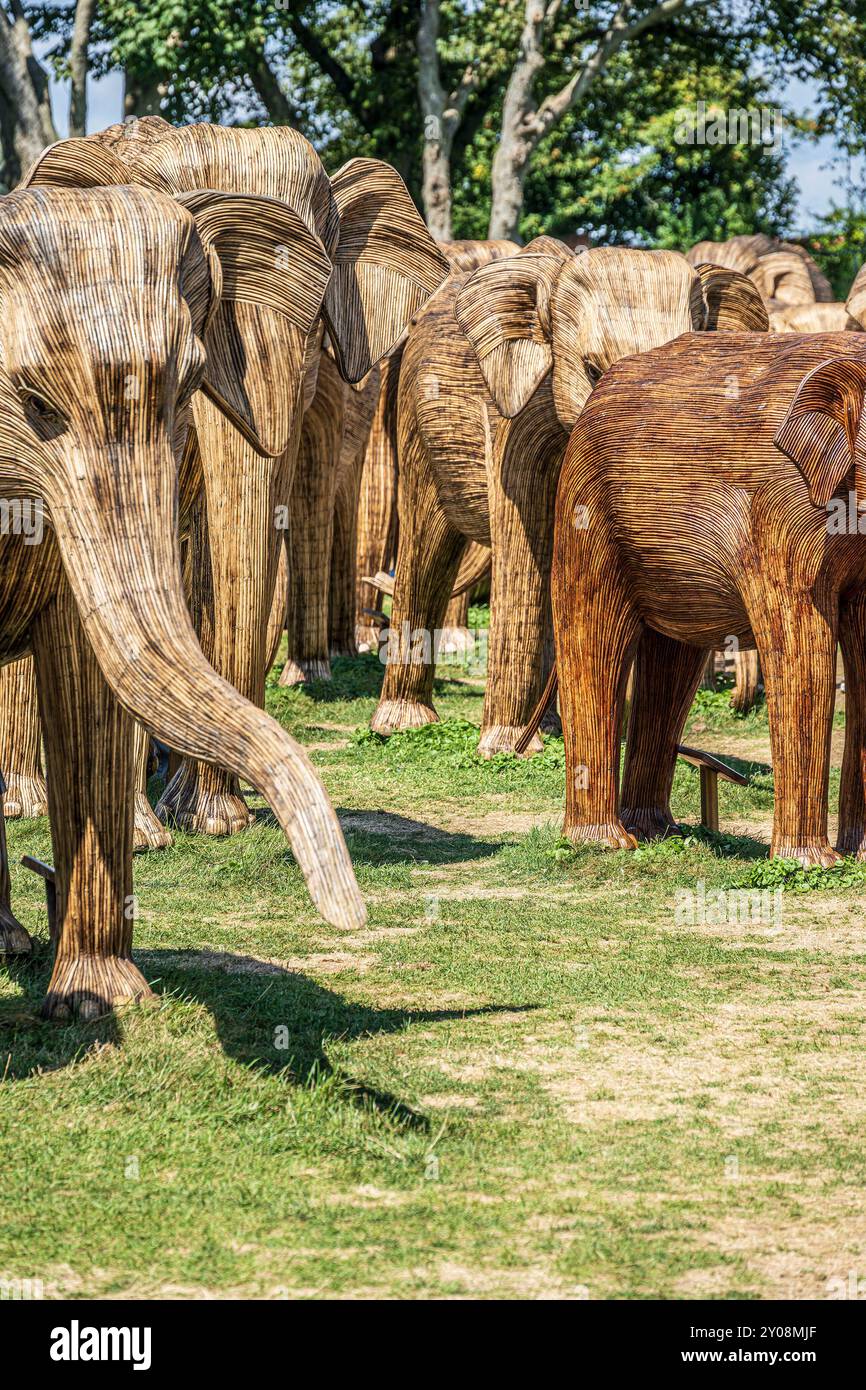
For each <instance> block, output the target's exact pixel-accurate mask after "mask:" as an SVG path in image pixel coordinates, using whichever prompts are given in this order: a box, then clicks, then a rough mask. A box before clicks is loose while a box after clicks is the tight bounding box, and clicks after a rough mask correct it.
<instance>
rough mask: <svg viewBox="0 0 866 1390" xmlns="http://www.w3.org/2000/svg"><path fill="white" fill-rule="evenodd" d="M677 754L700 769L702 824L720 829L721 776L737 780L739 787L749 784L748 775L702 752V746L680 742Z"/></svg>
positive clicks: (727, 779)
mask: <svg viewBox="0 0 866 1390" xmlns="http://www.w3.org/2000/svg"><path fill="white" fill-rule="evenodd" d="M677 754H678V756H679V757H681V758H682V759H683V761H684V762H687V763H691V765H692V767H696V768H698V769H699V770H700V774H701V825H703V826H705V827H706V829H707V830H718V828H719V778H720V777H724V779H725V781H726V782H736V784H737V786H738V787H746V786H748V784H749V779H748V777H744V776H743V774H742V772H736V771H735V769H734V768H732V767H728V764H727V763H723V762H722V761H721V759H720V758H716V757H714V756H713V754H712V753H702V752H701V750H700V748H687V747H686V746H685V744H683V743H680V744H678V745H677Z"/></svg>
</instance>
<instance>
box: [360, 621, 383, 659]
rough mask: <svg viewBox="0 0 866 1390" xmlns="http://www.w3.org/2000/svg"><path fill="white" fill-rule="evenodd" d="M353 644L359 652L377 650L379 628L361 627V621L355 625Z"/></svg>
mask: <svg viewBox="0 0 866 1390" xmlns="http://www.w3.org/2000/svg"><path fill="white" fill-rule="evenodd" d="M355 646H356V648H357V650H358V652H359V653H361V652H377V651H378V650H379V629H378V628H377V627H363V626H362V625H361V623H357V624H356V626H355Z"/></svg>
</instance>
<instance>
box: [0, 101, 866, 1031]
mask: <svg viewBox="0 0 866 1390" xmlns="http://www.w3.org/2000/svg"><path fill="white" fill-rule="evenodd" d="M810 296H811V297H810ZM0 308H2V312H0V471H2V474H3V476H2V491H0V495H2V498H3V499H4V501H5V503H6V505H7V511H8V509H9V506H10V505H11V503H12V502H14V503H15V505H16V506H20V507H25V506H26V507H30V508H33V507H36V508H38V509H39V515H40V516H42V515H43V510H44V526H45V531H44V535H43V536H42V537H41V538H40V543H38V544H34V543H33V541H34V537H33V536H32V535H28V534H23V533H22V528H21V527H15V526H12V527H10V526H8V525H4V527H3V529H2V534H0V551H2V555H3V565H2V570H0V592H2V606H0V613H2V622H0V658H2V661H3V663H4V665H3V668H2V671H0V768H2V771H3V773H4V774H5V784H6V792H5V808H4V809H5V813H6V815H16V814H17V815H36V814H41V813H43V812H44V810H45V809H46V805H47V809H48V813H49V816H50V821H51V832H52V844H53V854H54V873H55V886H56V930H55V933H54V936H55V940H54V947H55V959H54V969H53V973H52V977H51V981H50V983H49V986H48V995H47V999H46V1003H45V1013H46V1015H47V1016H49V1017H57V1018H68V1017H70V1016H72V1015H79V1016H83V1017H94V1016H96V1015H98V1014H99V1013H101V1012H103V1011H105V1010H106V1009H109V1008H111V1007H113V1006H115V1005H117V1004H118V1003H120V1002H122V1001H124V1000H128V999H136V998H141V997H143V996H145V995H146V994H147V993H148V992H149V991H148V986H147V983H146V981H145V979H144V977H143V976H142V975H141V973H140V972H139V970H138V969H137V967H136V966H135V964H134V963H133V960H132V954H131V947H132V939H131V938H132V918H133V915H134V914H133V913H131V912H130V910H129V904H130V902H131V894H132V855H133V849H134V848H144V847H147V846H150V847H157V846H160V845H165V844H168V843H170V827H172V826H177V827H181V828H183V829H186V830H189V831H196V832H201V833H206V834H232V833H239V832H242V831H243V830H244V829H245V828H246V827H247V826H248V825H249V823H250V820H251V816H250V812H249V810H248V808H247V805H246V802H245V800H244V796H243V792H242V789H241V782H242V781H244V782H248V783H249V784H251V785H252V786H254V787H256V788H257V789H258V790H259V791H260V792H261V793H262V794H263V796H264V797H265V799H266V800H267V802H268V804H269V805H270V807H271V808H272V810H273V812H274V814H275V815H276V817H277V819H278V820H279V822H280V824H281V826H282V827H283V830H284V831H285V834H286V836H287V838H288V840H289V842H290V844H291V846H292V849H293V851H294V854H295V856H296V858H297V860H298V863H299V865H300V867H301V869H302V872H303V874H304V876H305V879H306V882H307V885H308V888H309V891H310V895H311V898H312V900H313V902H314V903H315V905H316V907H317V908H318V910H319V911H320V912H321V913H322V915H323V916H324V917H325V918H326V919H327V920H329V921H330V922H332V923H335V924H337V925H340V926H356V925H358V924H359V923H361V922H362V921H363V920H364V904H363V902H362V900H361V897H360V894H359V891H358V888H357V885H356V882H355V878H354V874H353V871H352V866H351V863H350V860H349V857H348V854H347V851H346V847H345V843H344V841H343V837H342V833H341V830H340V826H339V823H338V821H337V819H336V816H335V814H334V811H333V809H332V807H331V805H330V802H329V801H328V798H327V796H326V793H325V791H324V789H323V787H322V785H321V783H320V782H319V779H318V777H317V775H316V773H315V771H314V769H313V768H312V766H311V764H310V763H309V761H308V760H307V758H306V756H305V754H304V752H303V750H302V749H301V747H300V746H299V745H298V744H297V743H296V742H295V741H294V740H292V739H291V737H290V736H289V735H288V734H287V733H286V732H285V731H284V730H283V729H282V728H281V727H280V726H279V725H278V724H277V723H276V722H275V721H274V720H273V719H271V718H270V717H269V716H268V715H267V714H266V713H265V712H264V690H265V677H266V675H267V672H268V670H269V669H270V667H271V665H272V664H273V661H274V659H275V656H276V651H277V646H278V644H279V642H280V640H281V637H282V634H283V633H284V632H286V633H287V642H288V659H287V661H286V664H285V666H284V668H283V671H282V675H281V677H280V680H281V683H282V684H293V683H298V682H305V681H309V680H313V679H317V680H321V679H327V678H328V677H329V675H330V666H329V661H330V658H331V656H332V655H334V654H339V655H351V654H353V653H354V652H355V651H356V642H357V644H358V646H360V647H362V648H364V647H373V646H375V645H376V644H377V643H378V642H379V641H380V640H381V633H380V632H379V630H378V619H377V617H376V612H377V609H378V607H379V595H380V593H381V591H382V588H384V587H388V588H390V587H391V586H390V584H389V583H388V581H387V580H386V579H385V578H384V577H383V574H382V572H383V571H385V572H387V571H388V570H389V569H391V568H392V567H395V575H394V580H393V603H392V612H391V619H390V622H391V633H390V636H391V640H390V641H389V646H388V653H389V659H388V662H387V664H386V668H385V674H384V684H383V688H382V695H381V699H380V702H379V706H378V708H377V710H376V713H375V715H374V718H373V728H374V729H376V730H378V731H379V732H381V733H383V734H390V733H392V732H394V731H396V730H400V729H406V728H411V727H417V726H419V725H422V724H425V723H428V722H430V721H433V720H435V719H436V717H437V716H436V713H435V710H434V707H433V674H434V667H433V662H434V659H435V658H434V656H433V654H432V652H431V651H430V648H429V645H428V646H427V647H426V648H424V647H423V644H422V658H421V659H417V657H416V653H415V648H414V645H413V636H414V634H416V633H417V632H418V631H421V632H424V633H428V634H432V633H433V632H434V631H436V630H437V629H438V630H443V629H445V630H452V631H455V632H459V630H460V628H461V627H462V626H463V625H465V621H466V603H467V602H468V594H469V591H470V590H471V588H472V587H473V585H474V584H475V583H476V582H477V580H478V578H479V577H480V576H481V575H483V573H484V572H485V570H488V569H489V572H490V597H491V632H490V658H489V668H488V680H487V688H486V693H485V703H484V711H483V718H482V728H481V733H480V739H479V752H480V753H481V754H482V756H486V757H490V756H493V755H494V754H497V753H502V752H513V751H515V750H516V749H518V750H520V751H529V752H533V751H535V750H536V749H538V748H539V747H540V743H539V741H538V738H537V729H538V727H539V725H540V723H541V720H542V717H543V716H545V714H546V715H547V718H548V721H549V726H550V725H554V726H555V724H556V715H555V714H552V713H550V711H549V710H547V708H546V707H547V705H548V704H549V699H547V698H546V697H547V696H548V695H549V693H550V689H551V685H552V681H553V673H554V671H555V672H556V673H557V674H558V679H559V687H560V717H561V720H562V731H563V734H564V739H565V752H566V770H567V781H566V821H565V827H566V834H567V835H569V836H570V837H571V838H572V839H573V840H575V841H595V842H600V843H602V844H608V845H614V846H620V847H628V846H633V845H634V844H635V843H636V837H637V836H642V837H647V836H653V835H659V834H664V833H666V831H667V830H668V829H669V828H670V826H671V825H672V824H673V818H672V816H671V812H670V806H669V798H670V789H671V782H672V776H673V763H674V758H675V750H676V745H677V742H678V738H679V734H680V731H681V727H682V724H683V722H684V719H685V716H686V713H687V711H688V708H689V705H690V703H691V700H692V698H693V695H694V691H695V689H696V686H697V684H698V682H699V681H700V678H701V673H702V671H703V669H704V666H705V663H706V660H707V655H708V653H709V652H711V651H712V650H713V649H714V648H715V647H718V646H719V645H721V644H722V643H724V642H725V641H726V640H728V639H729V638H730V637H731V636H735V637H736V638H737V640H738V641H739V643H740V644H741V646H742V647H743V648H750V647H756V648H757V651H758V653H759V655H760V659H761V663H762V666H763V671H764V680H765V685H766V690H767V701H768V707H769V714H770V733H771V742H772V749H773V761H774V766H775V769H776V788H777V790H776V812H775V823H774V831H773V841H772V848H771V852H772V853H774V854H781V855H786V856H794V857H797V858H799V859H801V860H802V861H803V862H806V863H820V864H827V863H830V862H832V861H833V859H834V858H835V857H836V853H837V852H836V851H834V850H832V849H831V848H830V846H829V842H828V839H827V779H828V767H829V738H830V725H831V718H832V705H833V692H834V688H835V682H834V673H835V653H836V643H837V640H838V641H839V642H840V643H841V646H842V651H843V657H844V661H845V668H846V679H847V682H848V684H847V691H848V725H847V735H846V747H845V760H844V766H843V771H842V790H841V799H840V829H839V849H840V850H841V851H844V852H852V853H864V854H866V792H864V777H866V655H864V653H866V541H863V540H862V539H861V538H860V534H859V532H858V530H857V527H856V526H855V527H854V528H853V531H849V533H846V534H844V535H838V536H837V535H832V534H830V531H829V529H828V526H827V504H828V503H829V502H831V501H832V500H833V499H834V498H836V497H847V496H848V493H849V492H850V493H852V494H853V495H855V496H856V497H857V499H858V501H859V500H861V498H862V500H864V501H866V481H864V480H866V439H861V433H862V431H861V425H860V420H861V411H862V404H863V396H864V389H866V350H864V347H863V344H864V343H866V340H864V339H861V338H860V337H859V336H858V332H857V330H861V329H862V327H863V325H864V323H866V281H864V279H863V275H862V273H861V275H860V276H858V278H857V281H855V284H854V286H853V287H852V292H851V295H850V296H849V299H848V301H847V303H846V304H845V305H840V304H835V303H833V302H832V292H831V291H830V287H829V285H828V284H827V282H826V280H824V278H823V276H822V275H821V272H820V271H819V270H818V267H817V266H816V265H815V264H814V262H813V261H811V259H810V258H809V257H808V256H807V255H806V253H805V252H803V251H802V249H801V248H799V247H796V246H790V245H786V244H784V243H778V242H773V241H771V240H770V239H769V238H762V237H747V238H734V239H733V240H732V241H731V242H728V243H719V244H716V243H702V244H701V245H700V246H698V247H696V248H693V250H692V251H691V252H689V254H688V255H687V256H683V255H681V254H679V253H677V252H673V251H643V250H633V249H626V248H619V247H603V248H597V249H593V250H589V251H584V252H581V253H578V252H575V251H573V250H571V249H569V248H568V247H567V246H566V245H564V244H563V243H562V242H560V241H558V240H556V239H554V238H551V237H546V236H543V237H538V238H536V240H535V241H532V242H530V243H529V244H528V245H527V246H524V247H518V246H517V245H515V244H514V243H511V242H474V243H459V242H455V243H450V244H446V245H441V246H440V245H437V244H436V243H435V242H434V241H433V240H432V238H431V237H430V235H429V233H428V232H427V230H426V228H425V226H424V224H423V222H422V220H421V218H420V216H419V214H418V212H417V210H416V209H415V207H414V205H413V203H412V201H411V199H410V197H409V195H408V193H407V191H406V189H405V187H404V185H403V183H402V181H401V180H400V178H399V176H398V175H397V174H396V172H395V171H394V170H393V169H391V168H390V166H389V165H387V164H385V163H382V162H381V161H377V160H370V159H354V160H352V161H350V162H349V163H348V164H347V165H345V166H344V167H343V168H342V169H340V170H339V171H338V172H337V173H335V174H334V175H333V176H331V177H329V176H328V175H327V174H326V172H325V170H324V168H323V166H322V164H321V161H320V160H319V158H318V156H317V155H316V153H315V151H314V150H313V148H312V147H311V146H310V145H309V144H308V142H307V141H306V140H305V139H304V138H303V137H302V136H300V135H299V134H298V133H297V132H295V131H292V130H290V129H287V128H266V129H260V130H252V129H226V128H222V127H218V126H211V125H196V126H188V127H183V128H174V127H172V126H170V125H169V124H167V123H166V122H165V121H163V120H162V119H161V118H158V117H145V118H141V119H139V120H136V121H132V122H129V123H126V124H124V125H122V126H116V127H110V128H109V129H108V130H107V131H104V132H101V133H100V134H99V135H94V136H89V137H87V138H83V139H80V138H79V139H70V140H64V141H60V142H58V143H57V144H55V145H53V146H51V147H49V148H48V149H47V150H46V151H45V152H44V153H43V154H42V156H41V157H40V158H39V160H37V162H36V164H35V165H34V166H33V168H31V169H30V170H29V172H28V173H27V175H26V176H25V178H24V179H23V181H22V184H21V186H20V187H19V188H18V189H16V190H15V191H14V192H12V193H10V194H8V195H6V196H5V197H3V198H2V199H0ZM770 329H773V330H775V331H772V332H771V331H768V330H770ZM864 530H866V528H864ZM395 638H396V641H394V639H395ZM632 665H633V668H634V699H633V701H632V706H631V714H630V721H629V727H628V737H627V747H626V762H625V771H624V775H623V784H622V788H621V789H620V786H619V761H620V727H621V721H622V706H623V699H624V691H625V682H626V679H627V677H628V673H629V670H630V669H631V668H632ZM543 690H544V692H545V693H544V694H542V691H543ZM40 730H41V743H42V747H43V749H44V763H45V766H44V778H43V768H42V766H41V758H40ZM151 736H154V737H156V738H157V739H159V740H160V741H161V742H162V743H164V744H165V745H167V747H168V748H169V749H171V750H172V754H173V757H174V760H175V766H174V769H173V775H172V776H171V778H170V780H169V782H168V785H167V786H166V789H165V792H164V794H163V797H162V800H161V801H160V803H159V805H158V806H157V808H156V813H155V814H154V812H153V810H152V809H151V807H150V805H149V803H148V801H147V797H146V794H145V786H146V768H147V760H148V749H149V743H150V738H151ZM0 830H2V819H0ZM0 848H2V849H3V851H4V852H3V862H2V865H0V954H5V955H6V956H14V955H22V954H25V953H26V952H27V951H29V949H30V946H31V943H30V940H29V938H28V936H27V934H26V932H25V931H24V930H23V928H22V927H21V926H20V924H19V923H18V922H17V920H16V918H15V916H14V913H13V911H12V905H11V903H10V900H9V875H8V866H7V864H6V861H5V844H4V843H2V842H0Z"/></svg>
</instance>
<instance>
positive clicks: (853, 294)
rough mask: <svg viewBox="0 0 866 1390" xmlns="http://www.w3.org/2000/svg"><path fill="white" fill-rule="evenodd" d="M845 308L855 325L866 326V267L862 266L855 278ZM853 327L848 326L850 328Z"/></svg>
mask: <svg viewBox="0 0 866 1390" xmlns="http://www.w3.org/2000/svg"><path fill="white" fill-rule="evenodd" d="M845 307H846V309H847V310H848V314H849V316H850V317H851V318H852V319H853V320H854V324H860V325H861V326H866V265H861V267H860V269H859V270H858V271H857V274H856V275H855V276H854V280H853V282H852V284H851V288H850V290H849V291H848V300H847V302H846V305H845ZM853 326H854V325H853V324H850V323H849V324H848V327H849V328H851V327H853Z"/></svg>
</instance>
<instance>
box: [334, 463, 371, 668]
mask: <svg viewBox="0 0 866 1390" xmlns="http://www.w3.org/2000/svg"><path fill="white" fill-rule="evenodd" d="M363 462H364V455H363V454H362V453H360V452H359V453H358V455H357V457H356V458H355V459H353V461H352V464H351V466H350V468H349V469H348V471H347V473H346V474H345V475H344V476H343V478H341V480H340V486H339V487H338V488H337V498H336V502H335V504H334V539H333V544H332V546H331V586H330V592H329V597H328V647H329V650H330V654H331V656H332V657H335V656H349V657H352V656H357V655H358V648H357V646H356V644H355V589H356V583H355V555H356V553H357V549H358V490H359V487H360V483H361V465H362V464H363Z"/></svg>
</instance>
